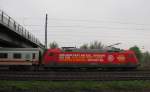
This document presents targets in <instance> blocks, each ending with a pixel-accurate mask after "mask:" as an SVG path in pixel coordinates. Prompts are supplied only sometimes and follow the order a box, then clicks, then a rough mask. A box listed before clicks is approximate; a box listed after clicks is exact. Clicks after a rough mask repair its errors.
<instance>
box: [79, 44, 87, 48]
mask: <svg viewBox="0 0 150 92" xmlns="http://www.w3.org/2000/svg"><path fill="white" fill-rule="evenodd" d="M80 48H81V49H88V48H89V47H88V44H83V45H82V46H80Z"/></svg>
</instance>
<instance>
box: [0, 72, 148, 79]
mask: <svg viewBox="0 0 150 92" xmlns="http://www.w3.org/2000/svg"><path fill="white" fill-rule="evenodd" d="M0 80H50V81H59V80H61V81H66V80H94V81H112V80H150V71H122V72H118V71H113V72H110V71H108V72H102V71H99V72H98V71H96V72H87V71H86V72H84V71H82V72H64V71H63V72H62V71H36V72H34V71H22V72H21V71H0Z"/></svg>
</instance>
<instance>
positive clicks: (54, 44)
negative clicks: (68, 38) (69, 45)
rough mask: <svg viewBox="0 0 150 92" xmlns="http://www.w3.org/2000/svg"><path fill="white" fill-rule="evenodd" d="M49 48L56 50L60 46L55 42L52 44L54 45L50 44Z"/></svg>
mask: <svg viewBox="0 0 150 92" xmlns="http://www.w3.org/2000/svg"><path fill="white" fill-rule="evenodd" d="M49 47H50V48H51V49H54V48H58V47H59V46H58V44H57V43H56V42H55V41H54V42H52V43H50V44H49Z"/></svg>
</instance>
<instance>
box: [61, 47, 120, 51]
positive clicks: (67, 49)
mask: <svg viewBox="0 0 150 92" xmlns="http://www.w3.org/2000/svg"><path fill="white" fill-rule="evenodd" d="M62 51H63V52H121V51H123V50H120V49H111V50H107V49H80V48H72V47H71V48H62Z"/></svg>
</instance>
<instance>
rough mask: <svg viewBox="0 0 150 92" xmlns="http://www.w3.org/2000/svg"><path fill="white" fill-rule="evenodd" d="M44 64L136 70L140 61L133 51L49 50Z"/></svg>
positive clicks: (57, 66) (45, 55) (52, 66)
mask: <svg viewBox="0 0 150 92" xmlns="http://www.w3.org/2000/svg"><path fill="white" fill-rule="evenodd" d="M42 64H43V65H44V67H47V68H48V67H50V68H102V69H103V68H111V69H112V68H123V69H124V68H126V69H131V68H132V69H135V68H136V67H137V66H138V60H137V58H136V56H135V54H134V52H133V51H131V50H119V51H117V50H116V51H111V50H100V49H77V48H62V49H60V48H55V49H48V50H47V51H46V52H45V54H44V56H43V61H42Z"/></svg>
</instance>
